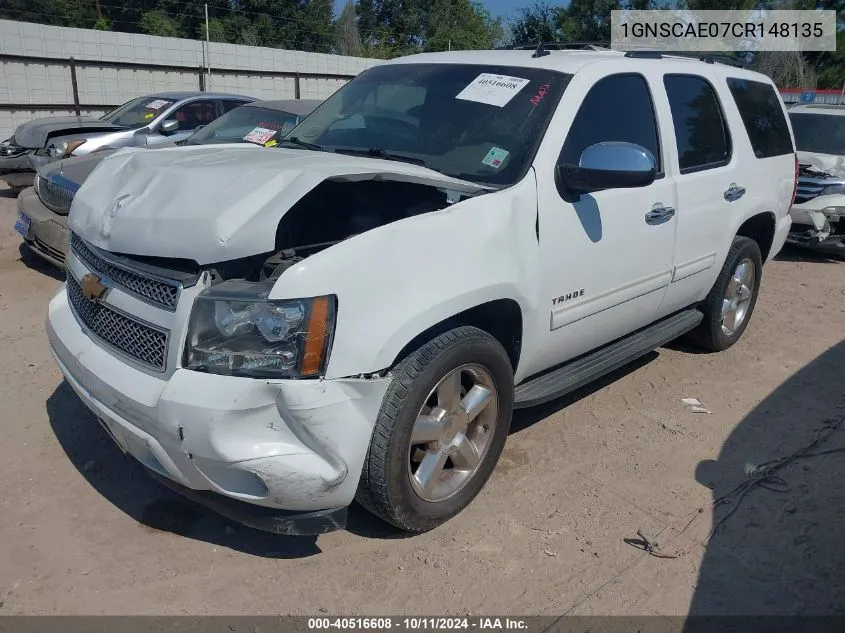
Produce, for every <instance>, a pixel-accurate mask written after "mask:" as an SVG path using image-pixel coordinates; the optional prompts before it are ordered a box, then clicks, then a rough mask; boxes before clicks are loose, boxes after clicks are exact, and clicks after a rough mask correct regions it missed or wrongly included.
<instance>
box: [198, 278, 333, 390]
mask: <svg viewBox="0 0 845 633" xmlns="http://www.w3.org/2000/svg"><path fill="white" fill-rule="evenodd" d="M261 287H263V288H265V292H263V293H262V292H259V291H258V288H259V284H255V283H249V282H245V281H226V282H223V283H221V284H218V285H216V286H212V287H211V288H209V289H207V290H205V291H203V292H201V293H200V294H199V295H198V296H197V298H196V300H195V302H194V307H193V311H192V313H191V319H190V324H189V326H188V338H187V341H186V343H185V355H184V362H183V366H184V367H186V368H187V369H193V370H196V371H205V372H208V373H212V374H224V375H228V376H246V377H252V378H306V377H315V376H319V375H321V374H322V373H323V372H324V371H325V367H326V364H327V362H328V355H329V351H330V349H331V341H332V336H333V334H334V324H335V312H336V305H337V300H336V298H335V297H334V296H333V295H332V296H323V297H310V298H306V299H285V300H282V301H273V300H269V299H267V298H266V290H267V289H268V287H267V286H264V284H261Z"/></svg>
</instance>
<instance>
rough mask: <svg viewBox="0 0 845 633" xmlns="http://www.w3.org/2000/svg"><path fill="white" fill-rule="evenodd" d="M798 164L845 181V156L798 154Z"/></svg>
mask: <svg viewBox="0 0 845 633" xmlns="http://www.w3.org/2000/svg"><path fill="white" fill-rule="evenodd" d="M798 163H799V164H801V165H809V166H810V167H812V168H813V169H817V170H818V171H826V172H827V173H829V174H830V175H832V176H836V177H837V178H842V179H845V156H837V155H835V154H815V153H812V152H800V151H799V152H798Z"/></svg>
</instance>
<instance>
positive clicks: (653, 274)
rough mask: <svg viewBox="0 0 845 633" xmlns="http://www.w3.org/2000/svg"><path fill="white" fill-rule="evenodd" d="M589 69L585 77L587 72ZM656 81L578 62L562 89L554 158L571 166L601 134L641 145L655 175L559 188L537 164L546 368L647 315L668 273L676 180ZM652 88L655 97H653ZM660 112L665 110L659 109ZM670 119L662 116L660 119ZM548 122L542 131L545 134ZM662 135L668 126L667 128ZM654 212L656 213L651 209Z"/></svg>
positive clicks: (651, 316) (655, 309)
mask: <svg viewBox="0 0 845 633" xmlns="http://www.w3.org/2000/svg"><path fill="white" fill-rule="evenodd" d="M591 74H592V75H593V76H590V75H591ZM660 89H661V88H660V84H655V83H654V81H653V80H650V79H649V78H647V77H645V76H644V75H642V74H639V73H637V74H635V73H625V74H618V75H610V76H607V75H604V74H603V73H601V69H599V71H593V72H592V73H590V68H589V67H588V68H586V69H584V70H582V71H581V72H580V73H578V75H576V77H575V78H573V81H572V82H571V83H570V85H569V87H568V88H567V90H566V92H565V93H564V97H563V101H562V105H561V106H560V107H561V109H562V110H565V109H567V107H569V108H570V110H572V109H575V107H574V106H570V105H569V104H580V105H578V106H577V110H576V111H575V113H574V117H573V115H572V114H569V115H568V117H572V118H571V124H570V125H568V126H567V125H566V123H565V122H564V123H562V124H560V123H559V124H558V125H556V126H554V127H555V129H557V130H560V131H562V132H563V135H562V138H561V139H560V141H559V143H560V145H558V147H560V148H561V149H560V154H559V157H558V162H559V163H570V164H575V165H578V164H579V161H580V157H581V154H582V152H583V151H584V150H585V149H586V148H588V147H590V146H592V145H594V144H596V143H601V142H606V141H622V142H627V143H633V144H636V145H638V146H641V147H643V148H645V149H647V150H649V151H650V152H651V153H652V154H653V156H654V158H655V159H656V164H657V178H656V179H655V180H654V182H653V183H651V184H650V185H647V186H643V187H632V188H620V189H605V190H601V191H595V192H592V193H587V194H580V196H579V195H577V194H576V195H575V196H574V197H573V196H571V195H568V194H567V192H566V191H564V190H562V189H561V185H560V183H559V182H558V181H557V179H556V177H555V170H554V169H553V168H552V167H553V166H552V165H548V168H544V169H542V170H541V169H538V170H537V181H538V196H539V207H540V208H539V213H540V216H539V240H540V256H541V258H542V260H543V263H542V266H541V270H542V271H544V273H545V277H544V279H542V282H541V285H542V290H541V296H540V297H539V301H540V313H541V318H542V319H543V323H542V324H541V328H543V329H545V331H546V332H547V335H546V336H547V341H546V343H547V344H546V345H544V346H542V347H543V351H542V352H541V354H542V355H544V356H545V358H544V359H543V364H544V365H545V366H546V367H550V366H553V365H556V364H559V363H561V362H563V361H565V360H569V359H571V358H574V357H576V356H579V355H581V354H583V353H585V352H588V351H590V350H592V349H594V348H596V347H599V346H601V345H604V344H606V343H609V342H611V341H613V340H615V339H617V338H620V337H622V336H624V335H626V334H628V333H630V332H632V331H633V330H636V329H638V328H640V327H643V326H645V325H647V324H649V323H651V322H652V321H654V320H656V319H657V317H658V313H659V308H660V304H661V301H662V299H663V297H664V295H665V293H666V289H667V287H668V285H669V283H670V281H671V278H672V265H673V256H674V249H675V231H676V224H677V218H676V216H675V214H674V209H675V207H676V199H677V194H676V185H675V182H674V178H673V177H671V176H667V175H666V173H665V171H666V170H665V165H664V161H665V156H667V152H665V151H663V147H662V143H661V138H664V139H665V138H667V134H666V132H665V130H663V129H662V126H661V125H660V119H659V118H658V116H657V112H656V108H655V103H658V104H659V105H660V104H662V103H663V102H664V101H665V97H664V95H663V94H662V93H661V92H659V91H660ZM653 95H656V96H657V97H658V99H655V98H654V96H653ZM663 118H665V117H663ZM669 124H670V125H671V122H669ZM553 133H554V130H552V129H550V130H549V134H553ZM668 137H669V138H671V131H670V133H669V135H668ZM657 210H661V211H660V212H659V213H655V211H657Z"/></svg>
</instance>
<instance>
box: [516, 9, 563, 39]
mask: <svg viewBox="0 0 845 633" xmlns="http://www.w3.org/2000/svg"><path fill="white" fill-rule="evenodd" d="M562 12H563V8H562V7H553V6H552V5H550V4H549V3H548V2H547V0H535V2H534V4H533V5H531V6H530V7H522V8H521V9H519V11H518V13H517V17H516V19H515V20H513V22H512V23H511V33H512V37H513V43H514V44H536V43H538V42H556V41H558V40H559V39H560V21H561V13H562Z"/></svg>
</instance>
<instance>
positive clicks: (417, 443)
mask: <svg viewBox="0 0 845 633" xmlns="http://www.w3.org/2000/svg"><path fill="white" fill-rule="evenodd" d="M498 416H499V395H498V393H497V391H496V385H495V383H494V382H493V377H492V376H491V375H490V372H488V371H487V370H486V369H484V367H482V366H481V365H475V364H472V365H462V366H461V367H458V368H457V369H453V370H452V371H450V372H449V373H448V374H446V376H444V377H443V378H442V379H441V380H440V382H438V383H437V385H435V387H434V389H432V390H431V392H430V393H429V395H428V397H427V398H426V401H425V403H424V404H423V406H422V408H421V409H420V412H419V414H417V419H416V421H415V422H414V428H413V431H412V432H411V443H410V446H409V447H408V475H409V476H410V479H411V486H412V487H413V489H414V491H415V492H416V493H417V495H419V497H420V498H421V499H424V500H425V501H430V502H434V503H436V502H438V501H444V500H445V499H448V498H449V497H451V496H452V495H454V494H456V493H457V492H458V491H459V490H460V489H461V488H463V487H464V486H465V485H466V484H467V482H469V481H470V479H472V476H473V475H474V474H475V473H476V471H477V470H478V468H479V466H480V465H481V463H482V462H483V461H484V457H485V455H486V454H487V450H488V449H489V448H490V444H491V443H492V441H493V435H494V432H495V430H496V420H497V419H498Z"/></svg>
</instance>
